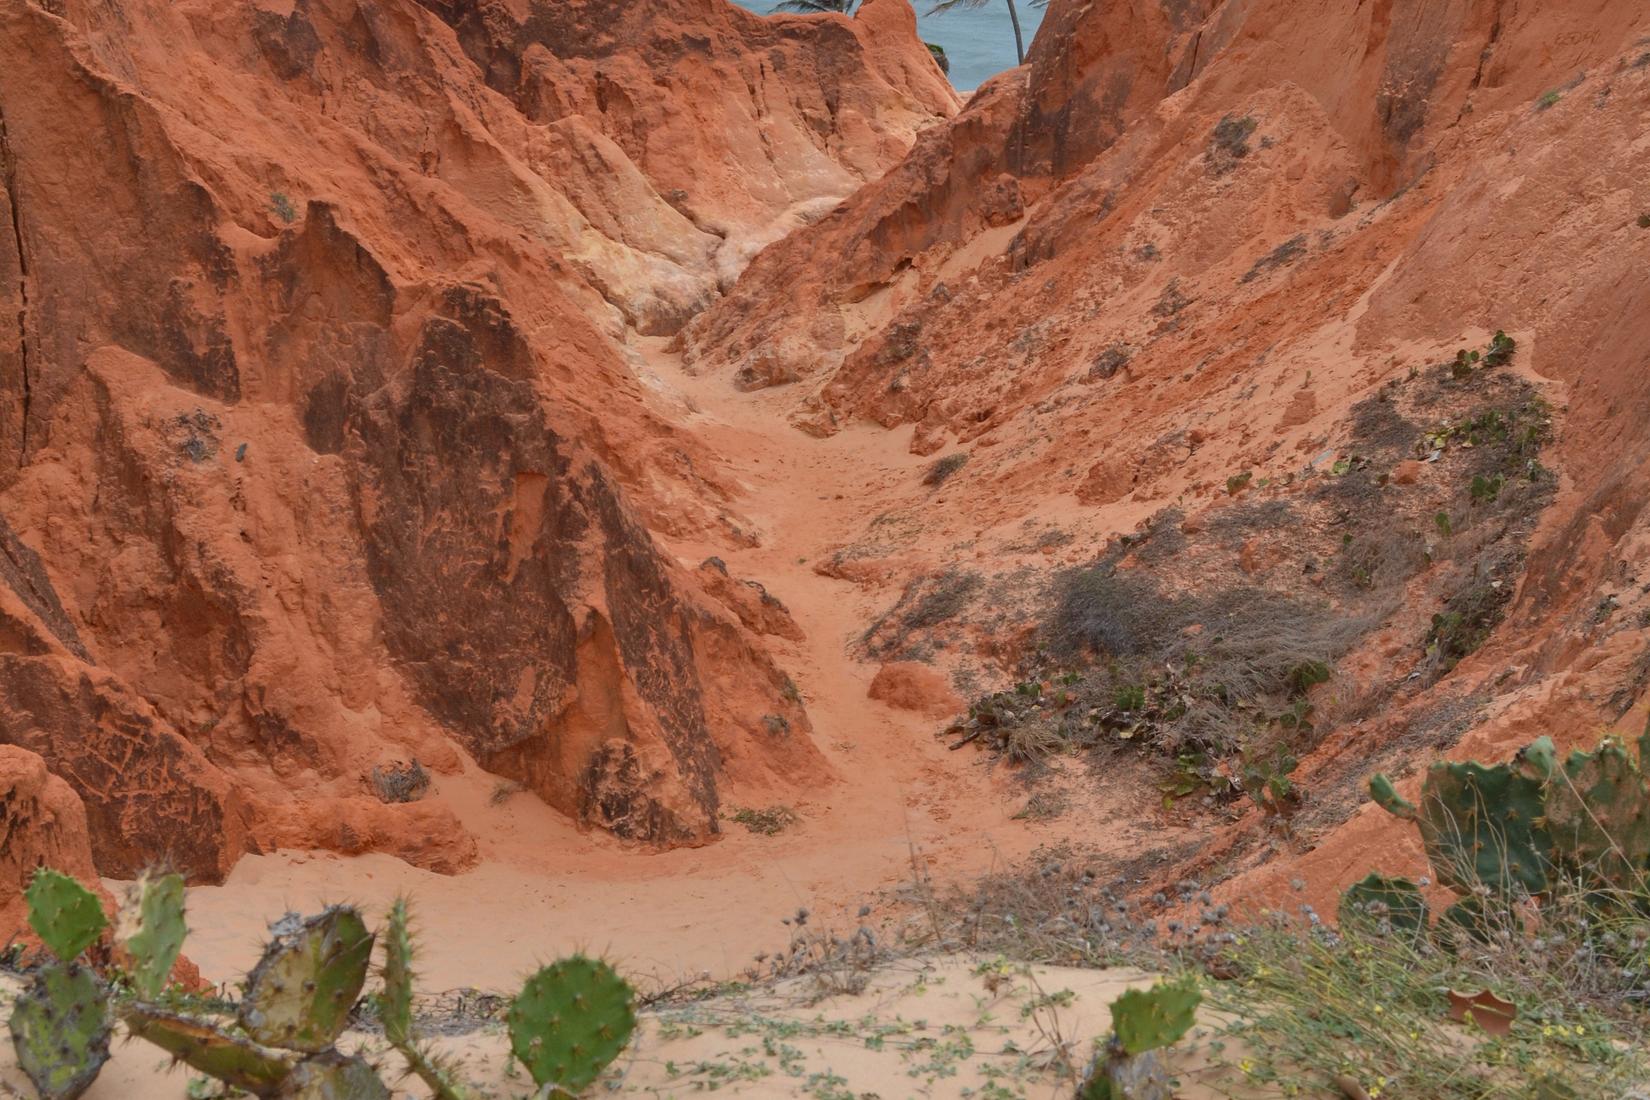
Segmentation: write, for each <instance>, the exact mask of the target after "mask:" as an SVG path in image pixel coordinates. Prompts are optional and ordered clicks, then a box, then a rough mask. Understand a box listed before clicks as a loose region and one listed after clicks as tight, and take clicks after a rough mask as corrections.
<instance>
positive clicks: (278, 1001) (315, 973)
mask: <svg viewBox="0 0 1650 1100" xmlns="http://www.w3.org/2000/svg"><path fill="white" fill-rule="evenodd" d="M270 930H271V931H272V932H273V933H274V934H275V939H274V942H272V943H271V944H270V945H269V947H268V948H267V949H266V950H265V951H264V956H263V958H262V959H261V960H259V962H258V965H257V966H256V967H255V968H253V971H252V973H251V974H249V975H248V976H247V986H246V996H245V997H244V998H243V999H242V1001H241V1008H240V1024H241V1026H242V1027H243V1028H245V1029H246V1032H247V1034H248V1035H250V1036H252V1038H254V1039H256V1040H257V1041H258V1042H260V1043H267V1044H269V1045H270V1046H277V1047H282V1048H284V1049H286V1050H301V1051H306V1052H310V1053H314V1052H316V1051H322V1050H325V1049H327V1048H328V1047H330V1046H331V1045H332V1043H333V1040H334V1039H336V1038H338V1035H339V1034H340V1033H341V1032H342V1031H343V1030H344V1025H345V1024H346V1023H348V1022H349V1014H350V1009H351V1008H353V1007H354V1006H355V999H356V998H357V997H359V996H360V995H361V987H362V986H363V985H365V984H366V981H367V967H368V966H369V965H370V964H371V962H372V940H373V937H372V933H370V932H368V931H367V926H366V924H365V923H363V922H362V920H361V914H360V913H358V912H356V911H355V910H354V909H353V908H351V907H349V906H342V905H335V906H333V907H331V908H330V909H328V910H326V911H325V912H324V913H321V914H320V915H319V916H315V917H310V918H308V919H307V920H306V919H302V918H300V917H298V916H297V915H296V914H290V913H289V914H288V915H287V916H285V917H283V918H282V919H281V920H280V921H278V922H276V923H275V924H274V925H272V926H271V928H270Z"/></svg>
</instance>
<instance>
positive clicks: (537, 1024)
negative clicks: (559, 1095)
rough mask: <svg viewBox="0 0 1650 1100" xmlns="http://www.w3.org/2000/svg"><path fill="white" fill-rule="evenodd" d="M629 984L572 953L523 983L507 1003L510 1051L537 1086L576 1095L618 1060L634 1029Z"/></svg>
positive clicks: (610, 970) (607, 968)
mask: <svg viewBox="0 0 1650 1100" xmlns="http://www.w3.org/2000/svg"><path fill="white" fill-rule="evenodd" d="M631 1000H632V993H631V990H630V985H629V984H628V983H627V982H625V980H624V979H623V978H621V977H619V976H618V975H617V974H616V973H614V972H613V968H612V967H610V966H608V965H607V964H606V963H604V962H600V961H597V960H593V959H587V958H585V957H584V956H583V955H573V956H571V957H569V958H565V959H560V960H558V961H556V962H554V963H551V964H550V965H549V966H546V967H544V968H542V969H541V970H539V972H538V973H536V974H534V975H533V976H532V977H531V978H529V979H527V984H526V985H525V986H523V987H522V990H521V993H520V994H518V995H517V997H516V999H515V1000H514V1001H513V1002H512V1003H511V1005H510V1011H509V1015H508V1021H509V1025H510V1049H511V1051H512V1052H514V1054H515V1056H516V1058H517V1059H518V1060H519V1061H520V1062H521V1064H522V1065H524V1066H526V1067H527V1072H528V1073H529V1074H531V1075H532V1077H533V1080H534V1081H536V1082H538V1084H539V1085H540V1086H543V1085H546V1084H551V1083H554V1084H556V1085H557V1086H559V1087H561V1088H563V1089H565V1090H567V1091H569V1092H579V1091H580V1090H582V1089H584V1088H585V1087H586V1086H587V1085H589V1084H590V1083H591V1082H592V1081H594V1080H595V1079H596V1078H597V1077H599V1076H601V1072H602V1070H603V1069H605V1068H607V1065H608V1063H610V1062H612V1061H613V1059H615V1058H617V1057H618V1056H619V1052H620V1051H621V1050H623V1049H624V1045H625V1043H627V1042H629V1041H630V1033H631V1032H632V1031H634V1030H635V1028H636V1014H635V1012H634V1011H633V1010H632V1008H631Z"/></svg>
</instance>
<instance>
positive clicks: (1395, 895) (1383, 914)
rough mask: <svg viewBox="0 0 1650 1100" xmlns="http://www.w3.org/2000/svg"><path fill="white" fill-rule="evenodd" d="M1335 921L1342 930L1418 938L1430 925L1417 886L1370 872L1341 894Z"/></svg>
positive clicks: (1429, 916) (1406, 880)
mask: <svg viewBox="0 0 1650 1100" xmlns="http://www.w3.org/2000/svg"><path fill="white" fill-rule="evenodd" d="M1339 920H1340V923H1341V924H1342V926H1346V925H1359V926H1362V927H1365V928H1373V929H1377V930H1382V931H1385V930H1387V929H1390V930H1392V931H1394V932H1398V933H1403V934H1406V935H1420V934H1423V933H1425V932H1426V930H1427V927H1428V925H1429V924H1430V923H1431V914H1430V913H1429V912H1428V910H1427V903H1426V899H1425V898H1423V897H1422V896H1421V888H1420V886H1418V885H1416V884H1415V883H1414V882H1411V881H1410V880H1409V879H1407V878H1389V877H1388V876H1386V875H1378V874H1375V873H1373V872H1371V873H1370V874H1368V875H1366V876H1365V877H1364V878H1363V879H1362V880H1361V881H1359V882H1355V883H1353V884H1352V885H1351V886H1349V887H1347V888H1346V891H1345V892H1344V893H1342V894H1341V906H1340V913H1339Z"/></svg>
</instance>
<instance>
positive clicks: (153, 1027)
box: [121, 1004, 298, 1096]
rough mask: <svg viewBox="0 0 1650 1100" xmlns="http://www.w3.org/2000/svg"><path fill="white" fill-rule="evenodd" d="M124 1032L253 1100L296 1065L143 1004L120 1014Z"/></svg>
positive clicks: (270, 1092)
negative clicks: (249, 1096) (247, 1094)
mask: <svg viewBox="0 0 1650 1100" xmlns="http://www.w3.org/2000/svg"><path fill="white" fill-rule="evenodd" d="M121 1018H122V1019H123V1020H124V1021H125V1023H126V1030H128V1031H130V1032H131V1033H132V1034H133V1035H135V1036H137V1037H138V1038H139V1039H143V1040H145V1041H147V1042H150V1043H153V1044H154V1045H155V1046H157V1047H160V1048H161V1049H162V1050H164V1051H167V1052H168V1053H170V1054H172V1055H173V1056H174V1057H176V1058H177V1059H179V1060H180V1061H182V1062H184V1063H186V1064H188V1065H189V1066H192V1067H193V1068H195V1069H198V1070H200V1071H201V1072H202V1073H204V1074H206V1075H207V1076H209V1077H212V1078H215V1079H216V1080H219V1081H222V1082H224V1083H225V1084H228V1085H232V1086H234V1087H235V1088H237V1089H243V1090H245V1091H246V1092H250V1093H252V1094H253V1095H255V1096H272V1095H274V1094H275V1092H276V1090H278V1089H279V1088H280V1087H281V1084H282V1083H283V1082H284V1081H285V1080H286V1079H287V1077H289V1076H290V1075H291V1074H292V1071H293V1070H294V1069H295V1068H296V1067H297V1063H298V1060H297V1058H296V1057H294V1056H293V1055H290V1054H286V1053H284V1052H281V1051H274V1050H265V1049H264V1048H262V1047H260V1046H258V1045H257V1044H256V1043H254V1042H252V1041H250V1040H248V1039H243V1038H241V1037H239V1036H236V1035H227V1034H225V1033H224V1032H222V1031H219V1030H218V1029H217V1028H216V1027H215V1026H213V1025H212V1024H210V1023H207V1022H205V1021H203V1020H194V1019H190V1018H189V1017H187V1016H179V1015H176V1014H174V1013H170V1012H164V1011H162V1010H160V1009H157V1008H151V1007H149V1006H148V1005H141V1004H135V1005H129V1006H127V1008H126V1010H125V1011H124V1012H123V1013H122V1014H121Z"/></svg>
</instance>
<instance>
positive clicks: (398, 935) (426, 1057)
mask: <svg viewBox="0 0 1650 1100" xmlns="http://www.w3.org/2000/svg"><path fill="white" fill-rule="evenodd" d="M382 938H383V941H384V969H383V974H382V977H383V980H384V991H383V992H382V993H380V994H379V995H378V1014H379V1016H380V1017H381V1018H382V1019H383V1021H384V1037H385V1038H386V1039H388V1040H389V1042H390V1045H391V1046H393V1047H394V1048H395V1049H396V1051H397V1052H398V1053H399V1054H400V1055H401V1057H402V1058H404V1059H405V1060H406V1062H407V1068H409V1069H411V1070H412V1071H413V1073H415V1074H417V1075H418V1078H419V1080H421V1081H423V1082H424V1084H425V1085H426V1086H427V1087H428V1088H429V1090H430V1094H431V1095H432V1096H433V1097H435V1100H467V1098H468V1096H469V1093H468V1091H467V1090H466V1089H465V1088H464V1087H463V1086H462V1085H460V1084H458V1083H457V1081H456V1080H455V1079H454V1077H453V1074H452V1073H451V1072H450V1071H449V1070H448V1068H447V1067H446V1066H444V1065H442V1064H441V1062H440V1061H439V1060H438V1059H437V1058H435V1057H434V1056H433V1055H431V1054H428V1053H426V1052H425V1051H423V1050H421V1049H419V1046H418V1041H417V1038H416V1037H415V1036H414V1035H413V1026H412V1023H413V1020H412V998H413V974H412V956H413V947H412V935H411V934H410V933H409V932H408V931H407V900H406V899H405V898H396V899H395V904H393V905H392V906H390V919H389V922H388V923H387V924H386V925H385V926H384V930H383V933H382Z"/></svg>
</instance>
